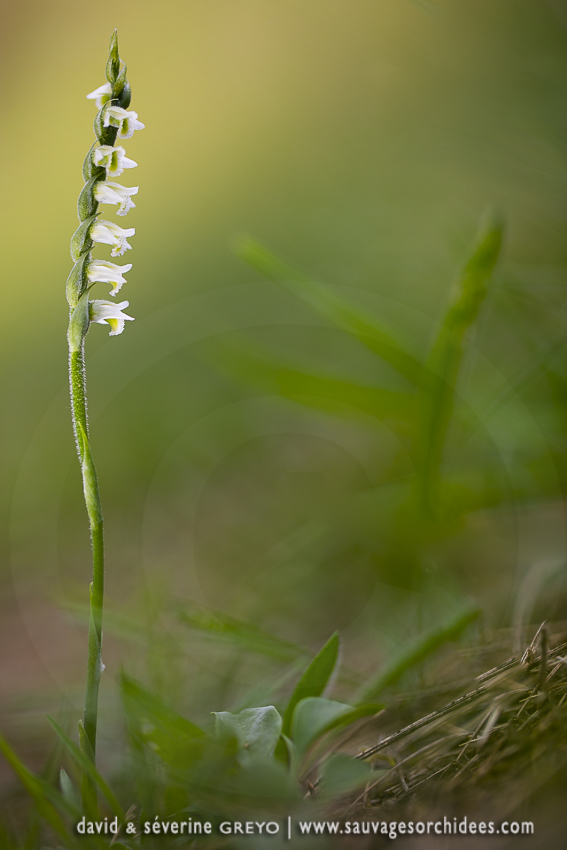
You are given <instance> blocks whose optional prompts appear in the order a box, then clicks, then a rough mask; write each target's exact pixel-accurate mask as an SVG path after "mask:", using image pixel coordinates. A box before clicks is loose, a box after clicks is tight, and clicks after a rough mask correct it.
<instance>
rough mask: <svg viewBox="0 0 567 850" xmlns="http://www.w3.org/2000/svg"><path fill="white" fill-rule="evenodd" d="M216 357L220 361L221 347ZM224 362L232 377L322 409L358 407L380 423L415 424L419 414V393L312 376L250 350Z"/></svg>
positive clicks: (232, 354) (231, 354)
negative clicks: (410, 422) (337, 406)
mask: <svg viewBox="0 0 567 850" xmlns="http://www.w3.org/2000/svg"><path fill="white" fill-rule="evenodd" d="M215 357H216V358H217V359H219V354H218V348H217V350H216V352H215ZM220 357H221V358H222V353H221V355H220ZM223 361H224V362H223V365H224V366H225V368H227V369H229V370H230V372H231V374H236V375H237V376H238V377H240V378H241V379H243V380H245V381H249V382H251V383H253V384H254V385H256V386H257V385H260V386H262V387H265V388H266V389H267V390H268V391H271V392H277V393H279V394H280V395H282V396H284V397H286V398H290V399H293V400H294V401H297V400H299V401H301V402H302V403H304V404H309V405H310V406H312V407H316V408H318V409H320V408H324V409H328V408H329V404H330V403H331V404H332V405H333V406H336V405H337V404H338V405H340V406H341V407H343V408H344V407H345V406H348V408H357V409H358V410H360V411H362V412H363V413H367V414H369V415H370V416H375V417H376V418H377V419H380V420H382V419H401V420H406V421H412V420H413V418H414V416H415V413H416V409H417V408H416V399H417V395H415V394H411V393H405V392H398V391H396V390H389V389H384V388H383V387H372V386H369V385H364V384H358V383H356V382H355V381H351V380H349V379H348V378H337V377H331V376H327V375H316V374H311V373H309V372H304V371H302V370H299V369H293V368H290V367H288V366H286V365H285V364H282V363H278V362H276V361H274V360H271V359H270V358H269V357H267V356H265V355H264V354H263V353H261V352H257V353H256V352H254V353H253V352H252V351H251V350H250V349H249V350H248V351H243V350H242V349H238V350H236V349H234V348H231V349H230V351H229V352H227V356H225V357H224V358H223ZM298 396H300V398H299V399H298Z"/></svg>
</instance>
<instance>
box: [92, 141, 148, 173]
mask: <svg viewBox="0 0 567 850" xmlns="http://www.w3.org/2000/svg"><path fill="white" fill-rule="evenodd" d="M93 162H94V164H95V165H100V166H101V167H102V168H106V176H107V177H120V175H121V174H122V172H123V171H124V169H125V168H136V166H137V165H138V163H137V162H134V160H133V159H128V157H127V156H126V151H125V150H124V148H123V147H121V145H117V146H116V147H114V148H113V147H112V145H101V146H100V147H99V148H97V149H96V150H95V152H94V154H93Z"/></svg>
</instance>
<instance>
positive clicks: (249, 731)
mask: <svg viewBox="0 0 567 850" xmlns="http://www.w3.org/2000/svg"><path fill="white" fill-rule="evenodd" d="M213 714H214V715H215V727H216V733H217V736H218V737H219V738H221V739H225V738H230V737H232V738H236V740H237V742H238V748H239V757H240V758H239V760H240V761H241V763H249V762H250V760H256V759H262V758H264V759H266V758H271V757H272V756H273V754H274V751H275V749H276V744H277V743H278V740H279V737H280V735H281V731H282V718H281V715H280V713H279V712H278V711H277V709H276V708H274V706H273V705H267V706H261V707H259V708H245V709H244V710H243V711H241V712H239V714H231V712H230V711H214V712H213Z"/></svg>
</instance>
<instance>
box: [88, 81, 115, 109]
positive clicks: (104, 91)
mask: <svg viewBox="0 0 567 850" xmlns="http://www.w3.org/2000/svg"><path fill="white" fill-rule="evenodd" d="M111 96H112V86H111V85H110V83H105V84H104V85H103V86H99V87H98V89H95V90H94V91H92V92H91V93H90V94H88V95H87V100H95V101H96V108H97V109H102V107H103V106H104V104H105V103H108V101H109V100H110V98H111Z"/></svg>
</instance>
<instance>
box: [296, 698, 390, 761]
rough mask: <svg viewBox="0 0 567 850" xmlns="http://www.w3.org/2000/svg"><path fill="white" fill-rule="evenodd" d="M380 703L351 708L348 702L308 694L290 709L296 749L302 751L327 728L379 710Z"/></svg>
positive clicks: (353, 720) (376, 712) (349, 722)
mask: <svg viewBox="0 0 567 850" xmlns="http://www.w3.org/2000/svg"><path fill="white" fill-rule="evenodd" d="M383 707H384V706H383V705H378V704H376V703H367V704H364V705H358V706H355V707H354V708H353V706H351V705H346V704H345V703H342V702H334V701H333V700H329V699H323V698H322V697H307V699H303V700H301V702H299V703H298V704H297V706H296V708H295V711H294V713H293V720H292V724H291V738H292V740H293V742H294V744H295V746H296V747H297V749H298V751H299V752H305V750H306V749H307V748H308V747H309V746H311V744H313V743H314V742H315V741H316V740H317V739H318V738H321V737H322V736H323V735H326V734H327V732H331V731H332V730H334V729H342V728H346V727H347V726H350V725H351V723H355V722H356V721H357V720H360V719H361V718H363V717H369V716H372V715H374V714H378V712H379V711H381V710H382V709H383Z"/></svg>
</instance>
